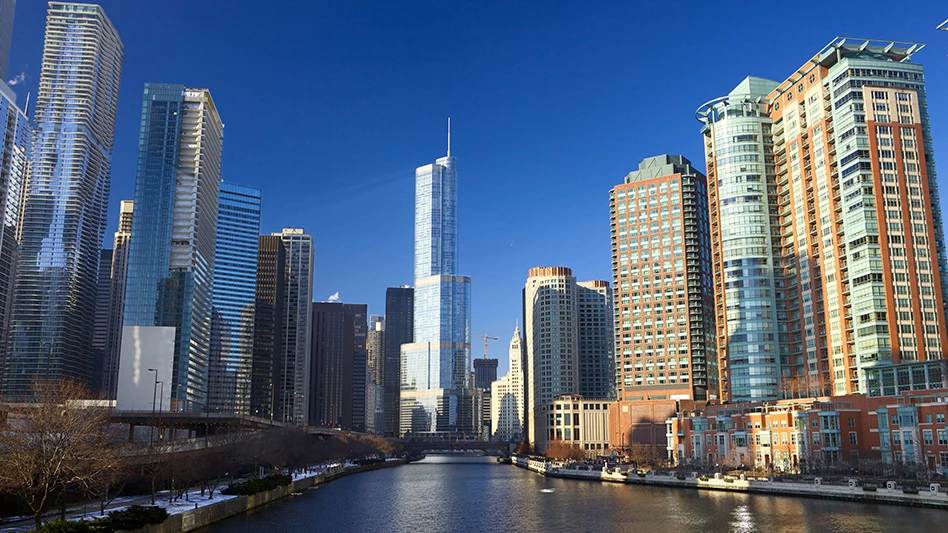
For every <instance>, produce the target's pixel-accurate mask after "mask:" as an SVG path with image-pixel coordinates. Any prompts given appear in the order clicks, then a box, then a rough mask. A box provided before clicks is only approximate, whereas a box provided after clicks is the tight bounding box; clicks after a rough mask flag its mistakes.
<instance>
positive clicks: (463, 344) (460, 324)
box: [400, 132, 480, 433]
mask: <svg viewBox="0 0 948 533" xmlns="http://www.w3.org/2000/svg"><path fill="white" fill-rule="evenodd" d="M448 143H449V144H448V153H447V155H446V156H445V157H442V158H439V159H438V160H436V161H435V162H434V163H433V164H430V165H425V166H423V167H419V168H418V169H417V170H416V171H415V293H414V298H415V302H414V330H415V333H414V342H413V343H411V344H404V345H402V357H401V363H402V365H401V376H402V378H401V381H402V386H401V389H402V390H401V413H400V414H401V424H400V425H401V428H400V431H401V433H405V432H408V431H411V432H412V433H443V432H460V433H475V432H477V429H476V427H475V426H476V424H477V421H479V418H480V410H479V409H476V410H475V406H474V403H475V398H474V395H473V391H472V388H471V385H472V384H471V370H470V369H471V331H470V329H471V319H470V316H471V278H469V277H467V276H459V275H458V274H457V263H458V219H457V206H458V190H457V160H456V159H455V158H454V157H451V147H450V132H449V141H448ZM474 413H477V416H476V417H475V416H474Z"/></svg>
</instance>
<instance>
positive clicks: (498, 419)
mask: <svg viewBox="0 0 948 533" xmlns="http://www.w3.org/2000/svg"><path fill="white" fill-rule="evenodd" d="M509 355H510V371H509V372H507V374H505V375H504V376H503V377H502V378H500V379H499V380H497V381H495V382H493V383H491V390H490V396H491V414H490V420H491V423H490V427H491V431H492V432H493V434H492V435H491V440H499V441H519V440H521V439H523V437H524V434H523V415H524V400H525V399H526V398H525V392H524V388H523V387H524V381H525V379H526V376H524V373H523V339H521V337H520V328H519V327H515V328H514V333H513V337H511V339H510V352H509Z"/></svg>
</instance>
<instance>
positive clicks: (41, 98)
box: [6, 2, 122, 399]
mask: <svg viewBox="0 0 948 533" xmlns="http://www.w3.org/2000/svg"><path fill="white" fill-rule="evenodd" d="M121 73H122V42H121V41H120V40H119V36H118V32H116V31H115V28H114V27H113V26H112V23H111V22H110V21H109V19H108V17H106V15H105V12H104V11H103V10H102V8H101V7H99V6H95V5H86V4H70V3H63V2H50V4H49V11H48V16H47V19H46V40H45V46H44V49H43V66H42V72H41V74H40V83H39V87H40V89H39V93H38V95H37V99H36V107H35V115H34V116H35V122H36V123H35V128H36V129H35V133H34V136H33V151H32V169H31V175H30V180H29V183H28V184H27V185H26V190H25V195H24V201H23V206H24V211H23V219H22V220H23V223H22V225H21V228H20V230H19V231H20V235H21V238H20V260H19V264H18V274H17V280H16V294H17V297H16V301H15V302H14V308H13V325H12V334H11V343H12V346H11V349H10V354H9V358H8V361H7V367H6V374H7V375H6V377H7V389H6V393H7V397H8V398H13V399H23V398H25V397H27V395H28V393H29V389H30V386H31V383H32V380H33V379H34V378H35V377H37V376H40V377H46V378H50V379H61V378H72V379H77V380H80V381H83V382H88V381H89V380H90V371H91V368H92V331H93V321H94V316H95V312H94V306H95V299H96V277H97V275H98V270H99V269H98V266H99V255H100V251H101V248H102V237H103V234H104V232H105V212H106V204H107V200H108V196H109V184H110V181H111V165H112V142H113V136H114V132H115V111H116V105H117V103H118V91H119V81H120V77H121ZM78 95H86V97H82V98H80V97H79V96H78Z"/></svg>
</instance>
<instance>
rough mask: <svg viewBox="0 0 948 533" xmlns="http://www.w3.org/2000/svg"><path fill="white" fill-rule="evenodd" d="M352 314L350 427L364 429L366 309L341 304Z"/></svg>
mask: <svg viewBox="0 0 948 533" xmlns="http://www.w3.org/2000/svg"><path fill="white" fill-rule="evenodd" d="M343 305H345V306H346V311H347V312H348V313H349V314H351V315H352V426H351V427H352V429H355V430H356V431H365V426H366V392H367V391H366V387H367V385H368V377H369V367H368V364H367V361H368V353H366V346H365V343H366V335H367V333H368V322H367V319H368V309H367V307H366V306H365V305H359V304H343Z"/></svg>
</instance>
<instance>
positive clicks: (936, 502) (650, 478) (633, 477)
mask: <svg viewBox="0 0 948 533" xmlns="http://www.w3.org/2000/svg"><path fill="white" fill-rule="evenodd" d="M511 464H513V465H515V466H517V467H520V468H525V469H527V470H531V471H533V472H537V473H539V474H541V475H544V476H550V477H559V478H567V479H582V480H588V481H600V482H610V483H628V484H631V485H652V486H657V487H675V488H682V489H692V490H717V491H730V492H746V493H756V494H768V495H776V496H798V497H805V498H821V499H832V500H845V501H853V502H864V503H883V504H893V505H907V506H915V507H931V508H937V509H945V510H948V494H946V493H945V492H943V488H942V487H941V486H940V485H939V484H937V483H932V484H926V485H921V486H919V487H918V488H917V489H904V488H903V487H899V486H898V485H897V484H896V483H895V482H893V481H887V482H883V483H881V486H876V485H861V484H860V482H859V481H858V480H855V479H851V480H848V482H847V484H846V485H843V486H839V485H824V484H823V483H822V479H821V478H815V479H814V480H813V481H812V482H811V483H796V482H783V481H769V480H765V481H761V480H752V479H747V478H746V477H745V476H743V475H742V476H739V477H730V476H725V475H722V474H714V475H713V476H712V477H705V476H702V475H700V474H698V473H689V474H687V475H681V474H680V473H671V474H667V475H664V474H660V473H657V472H648V473H638V472H636V471H635V470H634V469H625V468H623V467H619V468H613V469H610V468H609V467H608V466H604V465H586V464H582V463H569V464H567V463H560V462H555V461H550V460H548V459H543V458H536V457H525V456H517V455H514V456H513V457H512V458H511ZM914 490H917V494H915V493H912V492H914Z"/></svg>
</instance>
